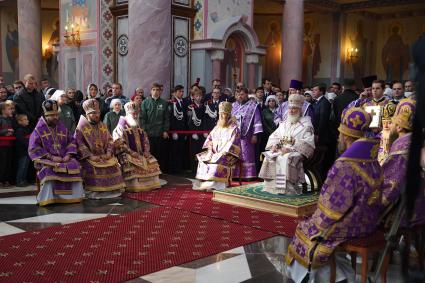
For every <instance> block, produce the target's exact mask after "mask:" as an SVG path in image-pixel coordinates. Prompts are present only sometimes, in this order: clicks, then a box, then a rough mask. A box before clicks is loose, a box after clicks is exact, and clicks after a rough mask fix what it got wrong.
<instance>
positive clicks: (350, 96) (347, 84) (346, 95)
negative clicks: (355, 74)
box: [333, 79, 359, 128]
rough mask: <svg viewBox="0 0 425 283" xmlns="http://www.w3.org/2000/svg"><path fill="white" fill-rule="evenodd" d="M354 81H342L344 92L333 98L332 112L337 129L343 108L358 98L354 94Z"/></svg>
mask: <svg viewBox="0 0 425 283" xmlns="http://www.w3.org/2000/svg"><path fill="white" fill-rule="evenodd" d="M355 90H356V81H355V80H353V79H345V80H344V92H343V93H342V94H341V95H339V96H338V97H337V98H335V100H334V103H333V111H334V114H335V125H336V128H338V127H339V124H340V123H341V114H342V111H343V110H344V109H345V107H347V106H348V104H350V103H351V102H352V101H354V100H356V99H358V98H359V95H358V94H357V93H356V92H355Z"/></svg>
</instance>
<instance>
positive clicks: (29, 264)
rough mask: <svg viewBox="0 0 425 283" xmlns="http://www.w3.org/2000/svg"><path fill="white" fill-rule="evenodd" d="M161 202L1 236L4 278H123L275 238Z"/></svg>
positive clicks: (0, 266)
mask: <svg viewBox="0 0 425 283" xmlns="http://www.w3.org/2000/svg"><path fill="white" fill-rule="evenodd" d="M272 236H273V234H271V233H267V232H264V231H260V230H257V229H252V228H250V227H246V226H241V225H236V224H233V223H229V222H225V221H219V220H216V219H212V218H210V217H206V216H199V215H196V214H193V213H190V212H187V211H181V210H176V209H172V208H169V207H158V208H151V209H141V210H137V211H135V212H132V213H127V214H122V215H119V216H109V217H105V218H101V219H96V220H90V221H84V222H79V223H74V224H69V225H63V226H56V227H51V228H47V229H43V230H40V231H34V232H25V233H20V234H15V235H10V236H5V237H0V281H1V282H122V281H125V280H130V279H132V278H136V277H139V276H142V275H144V274H148V273H152V272H155V271H158V270H161V269H164V268H168V267H171V266H175V265H180V264H183V263H185V262H189V261H193V260H195V259H199V258H202V257H206V256H209V255H212V254H216V253H219V252H223V251H226V250H229V249H232V248H235V247H238V246H242V245H246V244H249V243H252V242H256V241H259V240H263V239H266V238H269V237H272Z"/></svg>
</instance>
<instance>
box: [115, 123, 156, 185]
mask: <svg viewBox="0 0 425 283" xmlns="http://www.w3.org/2000/svg"><path fill="white" fill-rule="evenodd" d="M113 138H114V140H121V141H122V142H123V143H124V144H123V146H122V147H121V152H120V153H119V154H118V159H119V162H120V164H121V169H122V174H123V178H124V181H125V183H126V190H127V191H132V192H137V191H147V190H151V189H156V188H159V187H161V185H160V183H159V177H158V176H159V174H161V170H160V169H159V164H158V161H157V160H156V159H155V157H153V156H152V155H151V154H150V145H149V139H148V135H147V134H146V133H145V131H143V129H142V128H140V127H139V126H137V127H131V126H130V125H129V124H128V123H127V120H126V118H125V117H120V120H119V121H118V125H117V127H116V128H115V130H114V132H113ZM135 153H137V155H135Z"/></svg>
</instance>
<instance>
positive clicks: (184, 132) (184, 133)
mask: <svg viewBox="0 0 425 283" xmlns="http://www.w3.org/2000/svg"><path fill="white" fill-rule="evenodd" d="M209 132H210V131H168V133H169V134H183V135H193V134H209Z"/></svg>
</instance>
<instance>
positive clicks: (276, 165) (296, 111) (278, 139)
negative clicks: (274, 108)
mask: <svg viewBox="0 0 425 283" xmlns="http://www.w3.org/2000/svg"><path fill="white" fill-rule="evenodd" d="M288 102H289V104H288V105H289V113H288V117H287V119H286V120H285V121H284V122H280V123H279V127H278V128H277V129H276V130H275V131H274V132H273V133H272V134H271V135H270V137H269V140H268V141H267V145H266V150H267V151H266V152H264V153H263V154H264V162H263V165H262V166H261V170H260V174H259V177H260V178H262V179H264V189H263V191H265V192H269V193H272V194H288V195H300V194H301V193H302V187H300V186H301V184H303V183H305V175H304V168H303V160H304V159H305V158H309V157H311V156H313V153H314V148H315V145H314V128H313V124H312V123H311V118H310V117H303V116H302V115H301V114H302V113H301V108H302V105H303V103H304V96H302V95H301V94H297V93H295V94H291V95H290V96H289V99H288Z"/></svg>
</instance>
